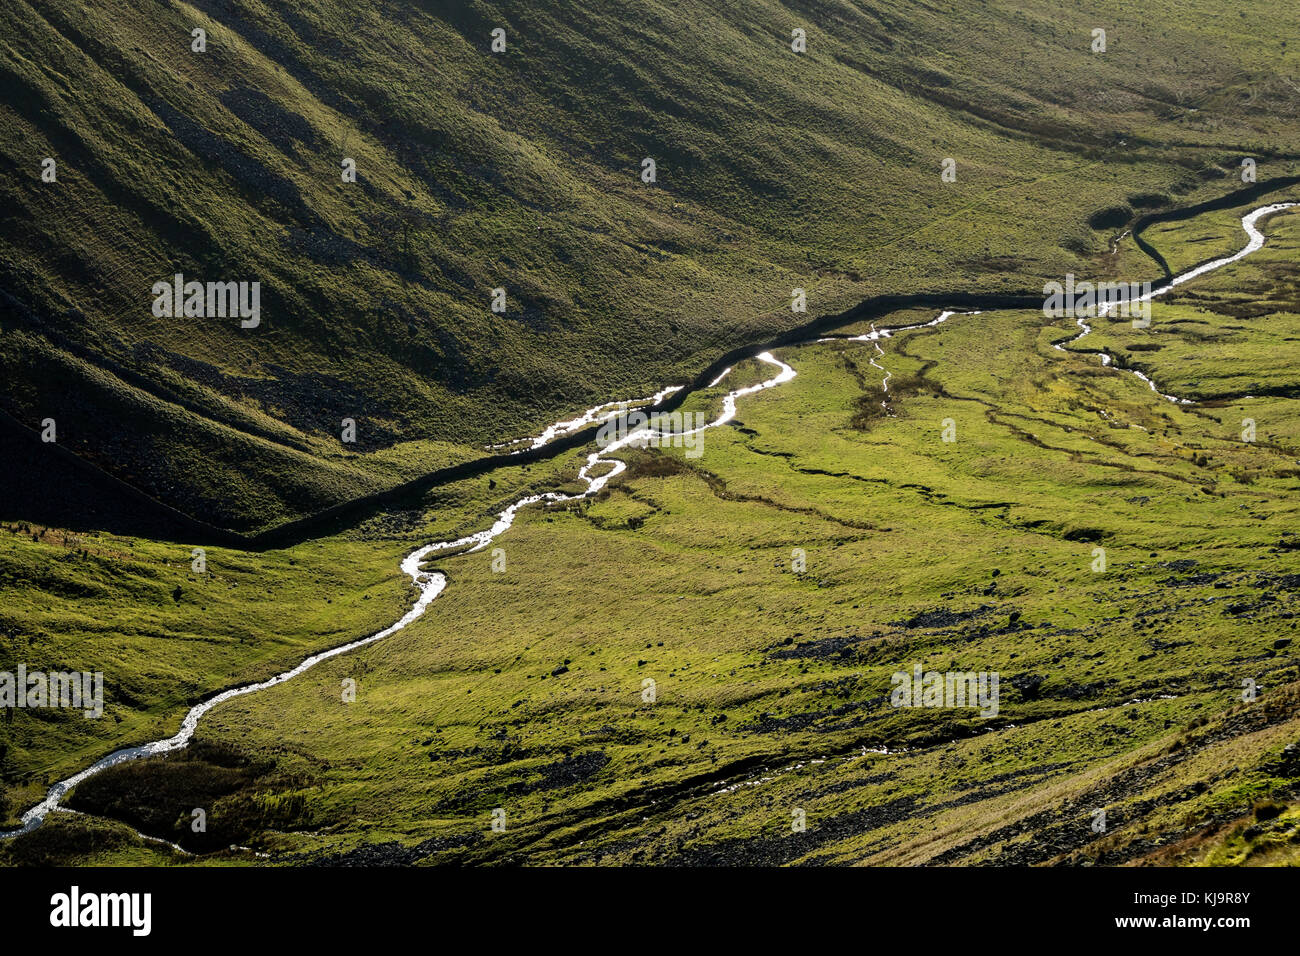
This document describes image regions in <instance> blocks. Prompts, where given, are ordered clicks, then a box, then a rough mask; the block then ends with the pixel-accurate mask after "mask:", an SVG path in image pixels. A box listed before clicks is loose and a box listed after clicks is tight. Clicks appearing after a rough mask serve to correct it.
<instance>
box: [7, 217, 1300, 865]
mask: <svg viewBox="0 0 1300 956" xmlns="http://www.w3.org/2000/svg"><path fill="white" fill-rule="evenodd" d="M1297 205H1300V203H1294V202H1284V203H1273V204H1271V205H1268V206H1262V207H1260V208H1258V209H1255V210H1253V211H1252V212H1250V213H1248V214H1247V215H1245V216H1243V217H1242V220H1241V225H1242V228H1243V229H1244V230H1245V231H1246V234H1247V235H1248V236H1249V237H1250V241H1249V242H1248V243H1247V245H1246V246H1245V247H1243V248H1242V249H1241V250H1240V251H1238V252H1236V253H1234V254H1233V255H1230V256H1224V257H1222V258H1219V259H1215V260H1212V261H1210V262H1207V263H1204V264H1203V265H1200V266H1197V267H1196V268H1194V269H1191V270H1189V271H1188V272H1186V273H1183V274H1182V275H1179V276H1177V277H1175V278H1174V279H1172V280H1170V281H1169V282H1168V283H1166V284H1165V285H1163V286H1161V287H1159V288H1157V289H1153V290H1152V291H1151V292H1150V293H1147V294H1145V295H1143V296H1141V297H1139V298H1138V299H1137V301H1144V300H1147V299H1153V298H1156V297H1157V296H1161V295H1164V294H1166V293H1168V292H1169V291H1171V290H1172V289H1174V288H1176V287H1177V286H1180V285H1182V284H1184V283H1186V282H1190V281H1191V280H1192V279H1195V278H1197V277H1198V276H1202V275H1205V274H1206V273H1208V272H1212V271H1214V270H1216V269H1219V268H1222V267H1223V266H1226V265H1229V264H1230V263H1233V262H1237V261H1238V260H1240V259H1244V258H1245V257H1246V256H1248V255H1250V254H1251V253H1253V252H1256V251H1258V250H1259V249H1260V248H1262V247H1263V245H1264V235H1263V233H1261V232H1260V231H1259V230H1258V229H1257V228H1256V223H1257V222H1258V221H1259V220H1260V219H1261V218H1262V217H1264V216H1267V215H1270V214H1271V213H1274V212H1278V211H1280V210H1283V209H1289V208H1291V207H1294V206H1297ZM1119 304H1121V303H1111V305H1110V306H1109V307H1108V308H1113V307H1115V306H1116V305H1119ZM1106 311H1107V309H1104V310H1103V311H1102V314H1105V312H1106ZM979 314H980V313H979V312H951V311H944V312H941V313H940V314H939V315H938V317H936V318H934V319H932V320H930V321H929V322H920V323H916V324H914V325H907V326H899V327H895V328H892V329H877V328H876V327H875V325H874V324H873V325H872V326H871V331H870V332H867V333H865V334H862V335H855V336H840V337H830V338H819V339H814V340H811V341H809V342H805V343H799V344H802V345H811V344H817V343H823V342H870V343H873V344H874V345H875V347H876V350H877V353H878V354H879V355H883V354H884V350H883V349H881V348H880V345H879V342H880V340H881V339H888V338H891V337H892V336H893V335H896V334H898V333H900V332H908V331H912V330H915V329H924V328H932V327H933V326H936V325H940V324H942V323H944V322H947V321H948V320H949V319H951V318H954V317H956V316H965V315H979ZM1077 324H1078V326H1079V328H1080V330H1081V331H1080V332H1079V334H1078V335H1075V336H1073V337H1072V338H1070V339H1067V340H1065V341H1064V342H1062V343H1054V347H1055V348H1056V349H1058V350H1060V351H1065V348H1064V346H1065V345H1069V344H1072V343H1074V342H1077V341H1079V340H1080V339H1082V338H1083V337H1084V336H1086V335H1087V334H1088V333H1090V332H1091V331H1092V328H1091V327H1090V326H1089V325H1088V324H1087V322H1086V321H1085V320H1084V319H1082V318H1081V319H1079V320H1078V321H1077ZM1084 354H1088V353H1084ZM1092 354H1095V355H1098V356H1100V357H1101V362H1102V364H1103V365H1110V364H1111V356H1110V355H1109V354H1108V353H1106V352H1096V353H1092ZM755 358H756V359H757V360H758V361H760V362H764V363H766V364H768V365H771V366H773V367H775V368H776V369H778V371H777V374H776V375H774V376H773V377H772V378H769V379H766V380H764V381H762V382H759V383H758V384H756V385H750V386H747V387H745V388H739V389H735V390H733V391H731V392H729V393H728V394H727V395H726V396H725V397H724V398H723V401H722V412H721V414H720V415H719V416H718V417H717V418H715V419H714V420H712V421H710V422H707V423H706V424H704V425H701V426H699V427H697V428H694V429H690V430H688V431H685V432H677V433H674V435H673V436H671V437H678V436H681V435H694V434H698V433H699V432H702V431H705V430H707V429H710V428H717V427H718V426H720V425H725V424H726V423H728V422H730V421H731V420H732V419H734V418H735V417H736V401H737V399H740V398H744V397H746V396H749V395H755V394H757V393H759V392H762V391H765V390H767V389H771V388H776V387H778V386H780V385H783V384H785V383H786V382H789V381H790V380H792V379H793V378H794V377H795V375H796V372H795V370H794V369H793V368H792V367H791V366H789V365H787V364H786V363H785V362H782V361H781V360H780V359H778V358H776V357H775V356H774V355H773V354H772V353H771V352H762V353H759V354H758V355H756V356H755ZM870 361H871V364H872V365H873V366H875V367H876V368H878V369H880V371H882V372H885V376H884V379H883V381H882V383H881V385H882V391H883V392H884V393H885V395H886V396H887V395H888V391H889V379H890V377H891V374H890V373H889V372H887V371H886V370H885V369H884V368H882V367H881V366H880V365H878V364H877V363H876V361H875V358H874V357H873V358H872V359H871V360H870ZM731 371H732V369H731V368H727V369H725V370H724V371H723V372H722V373H721V374H720V375H719V376H718V377H717V378H716V379H714V380H713V382H711V383H710V385H709V387H710V388H712V387H714V386H716V385H718V384H720V383H721V382H722V381H723V380H724V379H725V378H726V377H727V376H728V375H729V374H730V373H731ZM1126 371H1130V372H1132V373H1133V374H1134V375H1137V376H1138V377H1139V378H1140V379H1142V380H1143V381H1144V382H1146V383H1147V384H1148V385H1149V386H1150V387H1151V389H1152V390H1153V391H1155V392H1156V393H1157V394H1162V393H1160V391H1159V389H1157V388H1156V386H1155V383H1154V382H1152V381H1151V379H1150V378H1148V377H1147V376H1145V375H1143V374H1142V373H1141V372H1138V371H1136V370H1134V369H1127V370H1126ZM680 390H681V389H680V387H673V388H667V389H664V390H662V391H660V392H658V393H657V394H656V395H655V396H652V397H651V398H648V399H634V400H627V401H615V402H607V403H605V404H602V405H597V406H595V407H594V408H590V409H588V410H587V411H585V412H583V413H582V414H581V415H580V416H578V417H577V418H575V419H571V420H568V421H562V422H557V423H555V424H554V425H552V426H550V427H549V428H547V429H546V430H545V431H543V432H542V433H541V434H540V435H538V436H535V437H532V438H523V439H516V440H515V441H511V442H506V443H504V444H502V445H495V446H491V447H493V448H514V449H515V450H516V451H522V450H524V449H526V448H540V447H542V446H544V445H546V444H547V443H549V442H551V441H553V440H554V439H555V438H557V437H559V436H562V435H565V434H569V433H572V432H574V431H577V430H579V429H581V428H583V427H585V426H588V425H592V424H597V423H604V422H608V421H611V420H612V419H614V418H617V417H618V416H619V415H622V414H624V413H626V412H627V411H629V410H632V409H634V408H639V407H643V406H645V405H647V404H653V403H655V402H657V401H659V400H661V399H662V398H664V397H666V396H667V395H670V394H673V393H674V392H677V391H680ZM1163 397H1164V398H1166V399H1168V400H1169V401H1171V402H1178V403H1182V404H1190V401H1189V400H1187V399H1181V398H1177V397H1175V396H1172V395H1163ZM882 404H884V407H885V410H886V412H887V413H890V414H892V412H890V409H889V406H888V404H887V399H886V401H885V402H882ZM659 437H670V436H666V435H661V434H660V433H658V432H656V431H655V430H654V429H653V428H651V427H650V426H649V425H643V426H641V427H640V428H637V429H635V430H633V431H631V432H630V433H628V434H626V435H624V436H623V437H621V438H618V439H617V440H615V441H612V442H610V443H608V444H607V445H605V446H604V447H603V448H599V449H597V450H596V451H594V452H592V453H591V454H589V455H588V456H587V461H586V464H585V465H583V467H582V469H581V471H580V472H579V477H580V478H581V479H582V481H584V482H585V483H586V486H587V487H586V489H585V490H584V491H582V492H579V493H578V494H573V495H568V494H563V493H560V492H546V493H544V494H538V495H529V496H527V497H524V498H521V499H519V500H518V501H516V502H514V503H513V504H511V505H510V506H509V507H507V508H506V509H505V510H504V511H502V512H501V513H500V514H499V515H498V516H497V519H496V521H495V522H494V523H493V524H492V526H491V527H490V528H488V529H487V530H485V531H479V532H476V533H474V534H470V535H466V536H465V537H462V538H457V539H455V540H453V541H439V542H435V543H433V544H428V545H425V546H423V547H421V548H417V549H416V550H415V551H412V552H411V553H410V554H408V555H407V556H406V557H405V558H404V559H403V560H402V563H401V568H402V571H403V572H405V573H406V574H407V575H408V576H409V577H410V578H411V581H412V583H413V584H414V585H415V587H417V588H419V590H420V595H419V597H418V598H417V599H416V601H415V604H414V605H413V606H412V607H411V609H410V610H409V611H407V612H406V613H405V614H404V615H402V617H401V618H400V619H399V620H398V621H396V622H395V623H393V624H391V625H389V626H388V627H386V628H384V629H383V630H382V631H378V632H376V633H374V634H371V635H369V636H368V637H363V638H361V639H359V640H356V641H352V642H351V643H348V644H343V645H340V646H339V647H335V648H333V649H331V650H327V651H322V652H320V653H318V654H313V655H311V656H310V657H307V658H306V659H304V660H303V661H302V662H301V663H299V664H298V665H297V666H296V667H294V668H292V669H291V670H287V671H284V672H283V673H280V674H277V675H276V676H274V677H272V678H269V679H268V680H264V681H261V682H259V683H255V684H245V685H243V686H240V687H234V688H231V689H229V690H225V691H222V692H221V693H219V694H217V695H216V696H214V697H211V698H209V699H207V700H205V701H203V702H202V703H200V704H197V705H195V706H194V707H193V708H191V709H190V711H189V712H188V713H187V714H186V715H185V718H184V720H183V721H182V722H181V727H180V730H179V731H177V732H176V733H175V734H174V735H173V736H171V737H167V738H165V739H163V740H154V741H151V742H149V743H146V744H141V745H139V746H135V747H125V748H122V749H120V750H116V751H114V752H113V753H111V754H109V755H108V756H106V757H103V758H101V759H100V760H97V761H95V762H94V763H92V764H91V765H90V766H88V767H86V768H85V769H84V770H82V771H80V772H79V773H76V774H74V775H73V776H71V777H68V778H67V779H66V780H61V781H59V782H58V783H56V784H54V785H53V786H51V787H50V789H49V790H48V791H47V793H46V795H45V799H44V800H42V801H41V802H40V803H38V804H37V805H36V806H34V807H32V808H31V809H30V810H28V811H27V812H26V813H24V814H23V816H22V826H21V827H20V828H18V829H16V830H10V831H7V832H0V839H4V838H8V837H13V836H17V835H18V834H20V833H28V832H30V831H32V830H35V829H36V828H37V827H39V826H40V825H41V823H42V822H43V821H44V820H45V818H46V816H48V815H49V814H50V813H51V812H53V811H55V810H62V809H63V808H62V807H61V806H60V804H61V803H62V801H63V798H64V797H65V796H67V794H68V792H69V791H70V790H72V789H73V788H74V787H76V786H77V785H78V784H80V783H82V782H83V781H85V780H87V779H89V778H90V777H93V776H95V775H96V774H98V773H99V772H100V771H102V770H105V769H107V768H109V767H112V766H114V765H116V764H120V763H125V762H126V761H129V760H136V759H139V758H141V757H152V756H156V755H159V754H165V753H168V752H170V751H173V750H180V749H181V748H183V747H185V746H186V745H187V744H188V743H189V741H190V739H191V738H192V737H193V736H194V731H195V730H196V729H197V727H198V724H199V721H200V720H201V719H202V718H203V716H204V715H205V714H206V713H207V712H208V711H210V710H212V708H214V707H216V706H217V705H218V704H221V703H223V702H225V701H228V700H231V699H232V698H235V697H242V696H244V695H245V694H253V693H256V692H258V691H262V690H267V689H269V688H271V687H275V686H276V685H277V684H283V683H284V682H286V681H289V680H292V679H293V678H295V677H297V676H299V675H300V674H303V673H305V672H306V671H309V670H311V669H312V668H313V667H315V666H316V665H317V664H319V663H321V662H322V661H326V660H329V659H330V658H332V657H338V656H340V655H342V654H347V653H350V652H352V651H354V650H357V649H358V648H361V647H365V646H366V645H367V644H373V643H375V642H376V641H381V640H383V639H384V638H386V637H388V636H390V635H392V634H395V633H397V632H398V631H400V630H402V629H403V628H405V627H406V626H407V625H408V624H410V623H411V622H412V621H415V620H416V619H418V618H419V617H421V616H422V615H423V614H424V612H425V610H426V609H427V608H428V607H429V605H430V604H431V603H433V601H434V600H435V599H436V598H437V597H438V595H439V594H441V593H442V591H443V589H444V588H445V587H446V585H447V578H446V576H445V575H443V574H442V573H441V572H438V571H425V570H423V569H422V568H421V565H422V564H423V563H424V561H426V560H427V559H428V558H429V557H430V556H432V555H435V554H443V553H446V552H457V553H461V554H469V553H472V552H475V551H481V550H482V549H484V548H486V547H487V546H488V545H489V544H490V543H491V542H492V541H493V540H495V539H496V538H497V537H499V536H500V535H502V534H504V533H505V532H506V531H508V530H509V529H510V526H511V525H512V524H513V523H514V520H515V516H516V515H517V514H518V513H519V510H520V509H521V508H527V507H530V506H531V505H534V504H539V503H542V502H555V503H558V502H566V501H577V500H580V499H583V498H589V497H591V496H593V495H595V494H596V493H597V492H599V491H600V490H601V489H602V488H604V487H605V485H606V484H608V483H609V481H610V480H611V479H612V478H615V477H616V476H618V475H620V474H622V473H623V472H624V471H625V470H626V469H627V465H626V463H624V462H623V461H620V460H619V459H617V458H611V457H609V456H611V455H614V454H615V453H617V452H618V451H620V450H621V449H624V448H628V447H633V446H638V445H642V444H645V443H648V442H649V441H651V440H654V439H656V438H659ZM597 472H599V473H597ZM164 842H165V841H164Z"/></svg>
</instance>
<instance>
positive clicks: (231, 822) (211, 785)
mask: <svg viewBox="0 0 1300 956" xmlns="http://www.w3.org/2000/svg"><path fill="white" fill-rule="evenodd" d="M307 785H308V781H307V780H305V779H304V778H302V777H298V776H290V775H286V774H281V773H277V772H276V769H275V763H274V761H271V760H263V759H254V758H251V757H249V756H247V755H245V754H242V753H240V752H239V751H236V750H234V749H231V748H229V747H227V746H225V745H222V744H216V743H210V742H203V741H194V742H193V743H191V744H190V746H189V747H187V748H186V749H184V750H181V751H178V752H175V753H170V754H165V755H164V756H161V757H155V758H149V759H144V760H133V761H130V762H127V763H121V764H118V765H117V766H115V767H109V768H108V769H107V770H104V771H103V772H102V773H99V774H97V775H96V776H94V777H91V778H90V779H89V780H86V781H85V782H84V783H82V784H81V785H80V786H78V787H77V788H76V789H75V790H74V791H73V792H72V795H71V796H70V797H69V798H68V800H67V805H68V807H69V808H70V809H73V810H79V811H81V812H82V813H89V814H93V815H95V816H102V817H110V818H112V819H116V820H121V821H123V822H124V823H127V824H128V825H130V826H131V827H133V828H134V829H136V830H138V831H139V832H141V833H144V834H147V835H149V836H154V837H159V838H161V839H164V840H169V841H171V842H173V843H177V844H179V845H180V846H182V847H184V848H185V849H187V850H190V851H191V852H195V853H210V852H213V851H215V850H221V849H225V848H226V847H229V846H231V845H232V844H244V843H247V842H249V841H250V840H251V839H252V838H253V837H254V836H255V835H256V834H257V833H259V832H261V831H263V830H266V829H269V828H276V829H282V830H283V829H292V828H299V827H303V826H307V825H309V824H308V821H307V820H306V819H305V806H304V800H303V797H302V796H301V794H300V793H297V792H295V791H300V790H301V789H302V788H303V787H305V786H307ZM196 809H200V810H202V811H203V824H204V829H202V830H201V831H200V832H195V831H194V827H193V824H194V821H195V817H194V815H193V812H194V810H196Z"/></svg>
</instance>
